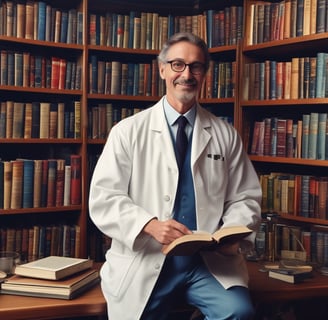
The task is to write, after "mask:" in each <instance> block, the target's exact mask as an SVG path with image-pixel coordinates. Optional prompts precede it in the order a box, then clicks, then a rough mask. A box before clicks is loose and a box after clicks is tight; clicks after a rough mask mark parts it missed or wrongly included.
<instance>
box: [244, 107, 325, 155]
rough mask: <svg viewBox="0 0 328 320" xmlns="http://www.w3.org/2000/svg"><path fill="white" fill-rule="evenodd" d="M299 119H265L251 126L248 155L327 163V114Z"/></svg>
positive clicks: (315, 114)
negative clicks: (251, 135) (251, 132)
mask: <svg viewBox="0 0 328 320" xmlns="http://www.w3.org/2000/svg"><path fill="white" fill-rule="evenodd" d="M301 117H302V119H299V120H293V119H283V118H277V117H272V118H269V117H268V118H265V119H262V120H259V121H255V122H254V129H253V137H252V140H251V144H250V153H251V154H256V155H259V156H273V157H275V156H278V157H288V158H303V159H314V160H328V137H327V136H328V120H327V113H325V112H323V113H319V112H311V113H310V114H303V115H301Z"/></svg>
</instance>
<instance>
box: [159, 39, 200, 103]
mask: <svg viewBox="0 0 328 320" xmlns="http://www.w3.org/2000/svg"><path fill="white" fill-rule="evenodd" d="M167 61H174V62H173V63H174V64H175V63H177V66H179V65H180V64H181V63H182V65H183V63H186V64H194V66H196V68H193V67H192V70H190V69H191V68H190V66H186V68H185V69H184V70H183V71H180V72H176V71H174V70H172V68H171V64H170V63H161V64H160V66H159V68H160V76H161V78H162V79H164V80H165V83H166V94H167V99H168V101H169V102H170V103H171V105H172V106H175V105H184V106H186V107H188V108H190V107H191V106H192V105H193V104H194V103H195V101H196V100H197V98H198V95H199V92H200V89H201V87H202V83H203V80H204V77H205V68H202V65H204V63H205V58H204V55H203V53H202V51H201V49H200V48H198V47H197V46H195V45H193V44H191V43H189V42H185V41H183V42H179V43H176V44H174V45H173V46H172V47H171V48H170V49H169V51H168V53H167ZM197 66H198V67H199V66H200V67H201V68H197ZM199 69H201V72H200V73H199V72H198V71H199ZM191 71H193V72H194V73H192V72H191ZM195 73H197V74H195Z"/></svg>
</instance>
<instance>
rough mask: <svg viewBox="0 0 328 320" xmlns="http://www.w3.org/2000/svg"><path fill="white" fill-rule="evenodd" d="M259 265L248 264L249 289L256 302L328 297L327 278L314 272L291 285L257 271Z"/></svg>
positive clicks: (255, 263) (259, 267) (254, 263)
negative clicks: (307, 277) (302, 280)
mask: <svg viewBox="0 0 328 320" xmlns="http://www.w3.org/2000/svg"><path fill="white" fill-rule="evenodd" d="M259 269H261V263H258V262H248V270H249V275H250V282H249V288H250V291H251V295H252V297H253V300H254V301H256V302H269V301H283V300H297V299H304V298H308V297H311V298H312V297H319V296H321V297H322V296H328V277H327V276H324V275H322V274H320V273H319V272H317V271H314V272H313V274H314V277H313V278H310V279H307V280H305V281H304V282H302V283H298V284H291V283H287V282H284V281H281V280H277V279H272V278H269V276H268V273H267V272H261V271H259Z"/></svg>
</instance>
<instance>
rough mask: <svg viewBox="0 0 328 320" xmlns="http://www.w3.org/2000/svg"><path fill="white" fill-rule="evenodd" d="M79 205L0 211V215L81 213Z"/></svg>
mask: <svg viewBox="0 0 328 320" xmlns="http://www.w3.org/2000/svg"><path fill="white" fill-rule="evenodd" d="M81 209H82V206H81V205H74V206H72V205H70V206H62V207H42V208H26V209H1V210H0V215H13V214H14V215H21V214H23V215H24V214H31V213H33V214H47V213H52V212H72V211H81Z"/></svg>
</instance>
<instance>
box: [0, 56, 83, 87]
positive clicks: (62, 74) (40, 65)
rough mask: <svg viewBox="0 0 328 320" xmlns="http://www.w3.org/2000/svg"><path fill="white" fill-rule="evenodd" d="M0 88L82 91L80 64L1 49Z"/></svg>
mask: <svg viewBox="0 0 328 320" xmlns="http://www.w3.org/2000/svg"><path fill="white" fill-rule="evenodd" d="M0 85H8V86H19V87H28V88H48V89H59V90H63V89H67V90H80V89H81V65H80V64H78V63H77V62H76V61H68V60H66V59H63V58H58V57H45V56H41V55H33V54H31V53H30V52H13V51H10V50H1V54H0Z"/></svg>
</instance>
